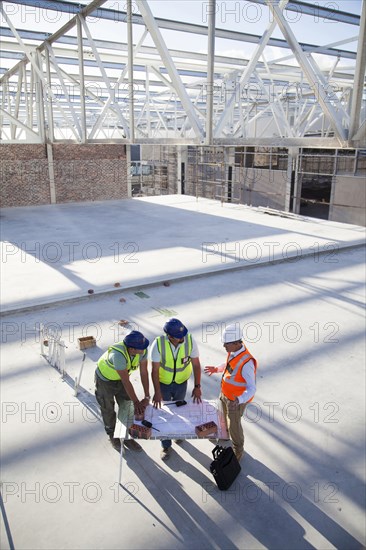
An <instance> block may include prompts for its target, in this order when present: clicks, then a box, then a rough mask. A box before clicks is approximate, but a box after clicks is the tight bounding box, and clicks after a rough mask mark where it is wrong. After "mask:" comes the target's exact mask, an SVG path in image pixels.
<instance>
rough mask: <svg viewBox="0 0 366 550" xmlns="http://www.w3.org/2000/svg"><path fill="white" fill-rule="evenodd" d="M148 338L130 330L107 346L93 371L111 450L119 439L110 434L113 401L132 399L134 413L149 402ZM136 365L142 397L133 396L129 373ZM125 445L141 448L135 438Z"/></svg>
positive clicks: (97, 397) (142, 409)
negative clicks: (120, 339)
mask: <svg viewBox="0 0 366 550" xmlns="http://www.w3.org/2000/svg"><path fill="white" fill-rule="evenodd" d="M148 346H149V340H148V339H147V338H145V336H144V335H143V334H142V333H141V332H138V331H137V330H133V331H132V332H130V333H129V334H127V336H125V338H124V339H123V341H122V342H118V343H117V344H114V345H113V346H111V347H109V348H108V350H107V351H106V352H105V353H104V354H103V355H102V356H101V358H100V359H99V361H98V363H97V369H96V371H95V397H96V399H97V401H98V403H99V405H100V410H101V413H102V418H103V422H104V429H105V431H106V433H107V435H108V436H109V439H110V442H111V444H112V446H113V447H114V449H116V450H117V451H120V450H121V442H120V439H118V438H116V437H113V435H114V429H115V426H116V412H115V408H114V407H115V400H116V402H117V404H118V405H119V406H121V405H122V403H123V401H133V404H134V412H135V414H141V413H143V412H144V410H145V408H146V407H147V405H148V404H149V401H150V395H149V375H148V370H147V348H148ZM139 367H140V377H141V383H142V387H143V389H144V395H145V397H144V399H143V400H142V401H140V400H139V399H138V397H137V396H136V393H135V390H134V388H133V385H132V384H131V381H130V375H131V373H132V372H133V371H135V370H136V369H138V368H139ZM124 444H125V446H126V447H127V448H129V449H132V450H134V451H141V450H142V447H141V445H139V444H138V443H137V441H134V440H133V439H131V440H125V442H124Z"/></svg>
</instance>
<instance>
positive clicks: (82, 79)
mask: <svg viewBox="0 0 366 550" xmlns="http://www.w3.org/2000/svg"><path fill="white" fill-rule="evenodd" d="M76 28H77V33H78V34H77V37H78V56H79V80H80V111H81V112H80V122H81V136H80V138H81V143H85V142H86V138H87V135H86V111H85V74H84V48H83V27H82V24H81V20H80V16H78V18H77V20H76Z"/></svg>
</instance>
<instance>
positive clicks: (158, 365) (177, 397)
mask: <svg viewBox="0 0 366 550" xmlns="http://www.w3.org/2000/svg"><path fill="white" fill-rule="evenodd" d="M163 329H164V332H165V334H164V335H163V336H158V337H157V338H155V340H154V342H153V344H152V346H151V362H152V381H153V385H154V390H155V393H154V396H153V405H154V407H155V408H158V407H159V408H160V407H161V401H162V400H163V401H181V400H184V398H185V396H186V391H187V383H188V379H189V377H190V376H191V373H192V368H193V374H194V388H193V391H192V397H193V402H194V403H201V401H202V400H201V395H202V392H201V364H200V360H199V353H198V346H197V344H196V342H195V340H194V338H193V336H192V334H190V333H189V332H188V329H187V328H186V327H185V326H184V325H183V323H182V322H181V321H180V320H179V319H175V318H173V319H169V321H167V322H166V323H165V325H164V327H163ZM175 442H176V443H182V440H181V439H176V440H175ZM161 445H162V449H161V453H160V458H161V459H162V460H167V459H168V458H169V456H170V453H171V450H172V442H171V440H170V439H165V440H162V442H161Z"/></svg>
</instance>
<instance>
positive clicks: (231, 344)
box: [204, 323, 257, 461]
mask: <svg viewBox="0 0 366 550" xmlns="http://www.w3.org/2000/svg"><path fill="white" fill-rule="evenodd" d="M222 342H223V344H224V348H225V349H226V351H227V353H228V355H227V359H226V363H223V364H222V365H220V366H218V367H210V366H207V367H205V368H204V372H205V373H206V374H208V375H209V376H211V375H212V374H214V373H217V372H222V373H223V375H222V379H221V393H220V400H221V402H222V407H223V412H224V415H225V418H226V424H227V428H228V432H229V437H230V439H231V441H232V445H233V450H234V453H235V456H236V458H237V459H238V460H239V461H240V459H241V458H242V456H243V453H244V432H243V426H242V423H241V417H242V416H243V413H244V410H245V408H246V406H247V404H248V403H249V402H250V401H252V399H253V398H254V394H255V391H256V371H257V361H256V360H255V359H254V357H253V356H252V355H251V354H250V352H249V351H248V349H247V348H246V347H245V345H244V343H243V340H242V338H241V331H240V325H239V323H234V324H231V325H228V326H227V327H226V328H225V330H224V332H223V334H222Z"/></svg>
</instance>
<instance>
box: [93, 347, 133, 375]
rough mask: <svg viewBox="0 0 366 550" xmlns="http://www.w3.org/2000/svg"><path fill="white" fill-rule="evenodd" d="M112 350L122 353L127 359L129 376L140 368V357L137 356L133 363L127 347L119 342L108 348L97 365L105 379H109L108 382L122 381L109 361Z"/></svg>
mask: <svg viewBox="0 0 366 550" xmlns="http://www.w3.org/2000/svg"><path fill="white" fill-rule="evenodd" d="M112 350H116V351H118V352H119V353H122V355H123V357H124V358H125V359H126V363H127V371H128V374H131V372H132V371H134V370H136V369H137V368H138V366H139V364H140V355H135V356H134V358H133V359H132V361H131V358H130V356H129V354H128V351H127V348H126V346H125V345H124V343H123V342H119V343H118V344H114V345H113V346H111V347H110V348H108V349H107V351H106V352H105V353H103V355H102V357H101V358H100V359H99V361H98V363H97V365H98V369H99V371H100V373H101V374H102V375H103V376H104V378H107V380H121V378H120V377H119V375H118V373H117V371H116V369H115V368H114V367H113V363H112V362H111V361H110V360H109V355H110V353H111V351H112Z"/></svg>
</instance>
